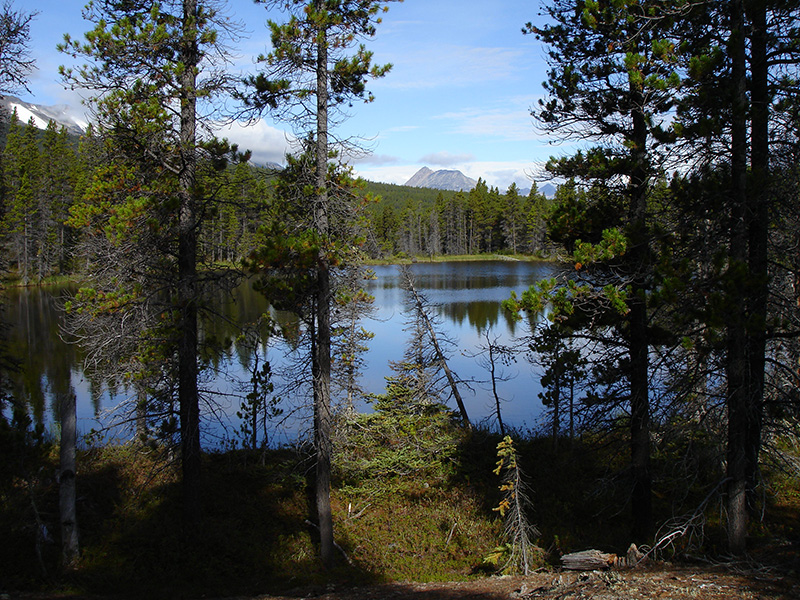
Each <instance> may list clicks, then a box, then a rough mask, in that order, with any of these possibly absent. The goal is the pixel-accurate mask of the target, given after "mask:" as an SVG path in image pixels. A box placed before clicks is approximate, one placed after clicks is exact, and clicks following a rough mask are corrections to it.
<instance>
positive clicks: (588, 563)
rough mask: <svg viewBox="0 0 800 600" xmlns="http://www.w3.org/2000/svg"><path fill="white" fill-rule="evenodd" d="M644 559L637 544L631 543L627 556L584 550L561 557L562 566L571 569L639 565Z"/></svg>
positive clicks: (588, 569) (600, 569)
mask: <svg viewBox="0 0 800 600" xmlns="http://www.w3.org/2000/svg"><path fill="white" fill-rule="evenodd" d="M643 559H644V554H642V553H641V552H639V549H638V548H637V547H636V544H631V545H630V547H629V548H628V553H627V554H626V555H625V556H617V555H616V554H611V553H608V552H602V551H600V550H582V551H580V552H573V553H571V554H565V555H564V556H562V557H561V566H562V567H563V568H565V569H568V570H570V571H602V570H605V569H612V568H614V569H624V568H632V567H635V566H637V565H638V564H639V563H640V562H642V560H643Z"/></svg>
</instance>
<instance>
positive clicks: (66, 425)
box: [58, 393, 79, 570]
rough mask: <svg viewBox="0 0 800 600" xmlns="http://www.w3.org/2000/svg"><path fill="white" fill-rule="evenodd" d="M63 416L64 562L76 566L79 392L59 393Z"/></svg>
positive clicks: (68, 567)
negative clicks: (76, 454)
mask: <svg viewBox="0 0 800 600" xmlns="http://www.w3.org/2000/svg"><path fill="white" fill-rule="evenodd" d="M59 411H60V413H61V414H60V415H59V417H60V419H61V450H60V459H61V465H60V471H59V476H58V494H59V499H58V506H59V513H60V519H61V566H62V568H63V569H65V570H71V569H73V568H75V566H76V565H77V562H78V551H79V547H78V518H77V507H76V498H77V496H76V480H75V474H76V465H75V445H76V442H77V425H78V418H77V411H76V406H75V394H72V393H61V394H59Z"/></svg>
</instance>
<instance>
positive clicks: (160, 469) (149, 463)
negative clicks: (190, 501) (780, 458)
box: [0, 397, 800, 598]
mask: <svg viewBox="0 0 800 600" xmlns="http://www.w3.org/2000/svg"><path fill="white" fill-rule="evenodd" d="M396 399H397V398H395V400H396ZM390 400H391V398H390V397H383V398H379V399H377V400H376V405H375V408H376V410H375V412H374V413H372V414H370V415H354V416H350V417H349V418H348V419H345V420H343V421H342V422H340V423H339V424H338V431H339V434H338V436H337V438H336V453H335V469H334V486H333V491H332V506H333V511H334V528H335V536H336V540H337V542H338V544H339V546H340V548H341V553H340V554H339V556H338V562H337V564H336V566H335V568H334V569H333V570H330V571H325V570H323V569H322V567H321V566H320V564H319V561H318V559H317V555H318V548H317V538H316V531H315V529H314V527H313V526H311V525H310V524H309V522H308V519H313V517H310V516H309V515H314V514H315V511H314V510H313V507H312V506H311V497H312V496H311V490H313V484H312V482H310V481H309V480H308V478H309V474H310V473H313V471H314V469H313V468H311V467H312V463H311V460H310V457H309V456H308V455H306V454H303V453H302V452H300V451H297V450H294V449H280V450H270V451H268V452H267V454H266V457H265V460H263V461H262V460H261V458H262V456H261V454H260V452H259V454H258V455H256V454H253V453H250V452H248V451H244V450H242V451H229V452H221V453H209V454H206V455H205V456H204V464H203V473H204V476H203V495H202V497H203V520H202V522H201V523H200V524H199V525H198V526H196V527H193V528H191V529H187V528H186V527H184V525H183V522H182V520H181V505H180V499H181V489H180V478H179V466H178V465H177V464H176V461H174V458H173V456H172V455H171V454H170V453H169V452H167V451H166V450H163V449H158V448H155V449H154V448H152V447H146V446H142V445H137V444H129V445H124V446H105V447H98V448H90V449H88V450H84V451H82V452H81V454H80V456H79V458H78V464H79V471H78V495H79V501H78V502H79V504H78V526H79V531H80V535H81V561H80V565H79V568H78V569H77V570H76V571H75V572H73V573H71V574H69V575H64V574H60V573H59V571H58V526H57V522H58V521H57V516H58V510H57V509H58V488H57V484H56V482H55V479H54V474H55V473H56V471H57V462H58V458H57V457H58V453H57V448H55V447H52V446H43V447H42V448H40V451H38V452H36V453H31V456H30V457H29V459H28V463H27V466H26V469H25V470H24V471H18V472H17V473H16V475H14V476H13V477H11V476H10V475H9V476H8V477H7V478H6V479H4V480H3V482H2V483H3V485H2V486H0V531H2V532H3V537H4V538H5V539H4V543H2V544H0V593H2V592H7V591H12V590H28V591H31V590H36V589H40V590H41V589H47V590H48V591H52V590H54V589H60V590H62V591H65V592H71V591H77V592H81V593H99V594H112V593H113V594H115V595H119V594H121V593H122V594H124V595H128V596H131V597H148V598H158V597H164V598H166V597H169V598H174V597H187V596H189V597H194V596H197V597H199V596H203V595H205V596H233V595H247V594H259V593H262V594H263V593H268V592H278V591H285V590H288V589H292V588H300V589H308V587H309V586H323V585H325V584H327V583H330V582H335V583H339V584H345V585H360V584H365V583H377V582H384V581H398V580H400V581H442V580H450V581H452V580H464V579H469V578H471V577H476V576H485V575H486V574H487V573H491V572H494V570H493V568H492V567H491V565H487V564H485V563H484V561H483V559H484V557H486V556H488V555H490V553H491V552H492V551H493V550H494V549H496V548H498V547H499V546H500V545H502V544H504V543H509V542H513V540H509V538H508V537H507V531H506V528H505V526H504V522H503V518H502V517H501V516H500V515H499V514H498V512H497V511H494V510H493V509H494V508H496V507H498V506H499V505H500V504H501V502H502V500H503V491H502V490H501V489H500V485H501V484H502V482H503V480H502V479H501V478H500V477H499V476H498V475H496V474H495V473H493V471H494V470H495V469H496V462H497V460H498V457H497V446H498V443H499V442H500V441H501V438H500V436H499V435H496V434H494V433H491V432H486V431H481V430H473V431H471V432H466V431H464V430H463V429H461V428H460V427H458V426H457V425H455V424H454V421H453V419H452V418H451V415H450V414H449V413H448V412H447V411H446V410H443V409H442V408H441V407H438V406H436V405H420V406H418V407H416V408H415V409H414V410H411V411H407V410H402V407H401V406H399V405H397V404H396V403H395V402H393V401H390ZM406 408H408V407H406ZM693 444H694V446H696V445H697V441H696V440H695V441H694V442H693ZM514 450H515V456H516V460H517V461H518V462H519V467H520V469H521V470H522V471H523V472H524V473H526V474H527V478H526V479H527V483H528V485H529V488H528V489H529V492H530V494H529V496H530V503H529V504H528V505H526V506H525V507H524V510H525V511H526V514H525V517H526V518H527V519H528V520H529V522H530V523H536V525H537V528H538V530H539V535H538V538H536V539H532V540H531V541H532V542H533V543H534V544H536V545H537V546H538V547H539V548H541V549H542V550H541V551H539V550H537V552H536V556H537V559H538V560H540V561H544V560H550V561H553V562H556V561H557V560H558V558H559V556H560V555H561V554H562V553H564V552H572V551H576V550H583V549H587V548H598V549H602V550H604V551H611V552H624V551H625V549H626V548H627V547H628V545H629V544H630V541H631V540H630V537H629V533H628V531H629V530H628V522H629V516H628V515H629V510H630V507H629V506H628V505H627V502H628V498H629V497H630V482H629V480H628V478H627V474H626V472H625V465H626V456H625V450H626V447H625V445H624V444H623V443H621V440H615V439H614V438H613V436H612V437H609V436H605V435H604V436H595V437H593V436H586V437H584V439H582V440H574V441H573V442H571V443H569V442H568V441H566V442H565V443H562V444H559V451H558V452H555V451H554V450H553V444H552V441H551V440H550V439H548V438H539V437H536V436H516V439H515V442H514ZM687 452H689V450H687V447H686V446H683V445H681V444H679V443H677V442H675V440H671V441H670V443H669V444H664V445H663V446H660V447H659V448H658V451H657V452H655V453H654V462H653V469H654V473H655V477H654V488H655V499H656V502H655V504H654V508H655V510H656V513H657V519H658V520H659V521H660V522H666V521H667V520H668V519H669V518H670V517H672V516H674V515H676V514H681V511H684V510H685V509H688V508H691V507H693V506H695V505H696V504H697V503H699V502H700V500H701V499H702V498H704V497H705V496H706V495H707V494H708V490H709V489H711V488H712V487H713V485H715V484H716V482H717V480H718V475H719V473H717V472H715V471H714V467H713V466H711V467H709V466H708V465H706V463H705V462H704V461H706V460H707V458H706V457H707V456H713V454H711V453H708V452H707V451H706V449H703V450H702V452H699V451H698V452H697V453H696V454H695V455H693V458H692V460H696V461H697V465H696V467H697V469H694V471H693V472H694V473H695V475H696V476H695V479H693V480H691V481H690V480H688V479H687V480H685V481H684V482H683V484H684V485H683V488H681V490H680V494H678V493H677V482H678V481H679V477H678V475H679V474H678V473H676V471H675V459H676V457H678V456H680V458H681V459H682V460H683V462H684V464H688V459H689V457H688V456H687ZM34 463H35V464H34ZM706 467H708V468H706ZM693 468H694V467H693ZM6 475H8V473H6ZM765 476H766V478H767V480H766V483H765V485H766V486H767V488H768V490H769V491H770V496H769V501H768V503H767V505H766V506H765V509H766V510H765V514H766V518H765V520H764V521H762V522H760V523H757V524H755V525H754V534H758V535H760V536H761V538H762V539H767V538H769V537H770V536H776V535H784V536H796V535H797V531H798V525H797V517H796V514H797V512H796V511H797V507H798V505H800V500H798V498H800V491H798V490H800V486H798V483H797V478H796V476H794V475H792V474H790V473H789V472H788V471H787V470H780V469H779V468H778V466H775V467H773V468H770V469H768V470H766V471H765ZM505 491H506V492H507V491H508V490H505ZM718 504H719V503H717V505H718ZM709 506H710V507H711V508H710V509H709V511H708V512H709V514H708V519H707V520H706V527H707V529H708V531H707V532H706V533H707V537H706V541H705V543H706V544H707V546H706V547H705V548H701V549H700V551H713V548H714V546H715V545H718V544H719V531H722V527H721V519H720V518H719V517H717V516H715V513H714V508H713V507H714V504H713V503H712V504H710V505H709ZM34 507H35V508H34ZM43 528H44V529H43ZM715 536H716V537H715ZM37 539H39V542H40V543H39V545H38V546H39V550H40V554H41V560H39V559H38V558H37V543H36V540H37ZM536 566H539V565H538V564H537V565H532V568H535V567H536Z"/></svg>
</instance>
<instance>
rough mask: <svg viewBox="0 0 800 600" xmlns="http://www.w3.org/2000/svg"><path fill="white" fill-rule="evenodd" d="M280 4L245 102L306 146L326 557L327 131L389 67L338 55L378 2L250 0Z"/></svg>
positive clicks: (368, 22)
mask: <svg viewBox="0 0 800 600" xmlns="http://www.w3.org/2000/svg"><path fill="white" fill-rule="evenodd" d="M258 1H260V2H261V3H263V4H266V5H267V6H270V5H274V6H281V7H283V8H285V9H286V10H287V12H288V13H289V20H288V22H286V23H285V24H278V23H275V22H274V21H270V22H269V28H270V36H271V41H272V47H273V50H272V52H271V53H270V54H269V56H262V57H260V59H259V61H260V62H261V63H263V64H264V65H265V72H263V73H260V74H259V75H257V76H255V77H252V78H250V79H249V83H250V84H251V85H252V87H253V90H254V93H253V94H252V95H251V97H250V98H249V103H250V105H251V106H253V107H254V108H255V109H256V111H258V112H260V111H263V110H267V109H271V110H272V111H274V112H276V113H277V112H280V113H281V114H283V115H284V116H286V117H288V118H289V119H290V120H291V121H292V122H293V123H294V124H295V125H296V127H297V129H298V130H299V131H301V132H302V133H303V135H301V137H303V138H305V137H306V135H308V134H310V137H311V139H312V141H313V144H314V158H315V162H314V167H313V168H314V172H315V180H314V187H315V195H314V201H313V204H312V209H311V210H312V213H313V216H314V222H313V227H314V231H315V232H316V234H317V235H318V236H319V240H320V242H321V245H320V248H319V253H318V256H317V260H316V292H315V293H316V298H315V319H314V328H315V336H314V337H315V345H314V348H315V350H314V356H313V357H312V365H313V367H312V371H313V374H314V406H315V445H316V449H317V477H316V485H317V490H316V501H317V512H318V518H319V528H320V538H321V546H320V550H321V556H322V561H323V563H325V564H326V565H330V564H331V563H332V560H333V525H332V518H331V508H330V469H331V467H330V461H331V442H330V440H331V395H330V378H331V358H330V356H331V317H330V307H331V301H332V294H331V275H330V270H331V257H330V254H329V250H328V249H327V248H326V246H328V244H329V242H328V239H329V237H330V236H331V223H330V215H331V213H332V212H334V210H335V208H336V207H335V206H333V205H332V203H331V201H330V198H329V190H328V188H327V177H328V160H329V157H330V155H331V149H332V144H330V142H329V139H330V137H329V135H330V132H331V129H332V127H333V126H334V125H335V123H336V121H337V118H338V116H337V113H336V110H337V107H341V106H343V105H344V106H347V105H349V103H350V102H351V100H352V99H364V100H366V101H371V100H372V98H373V97H372V95H371V94H370V93H368V92H367V90H366V80H367V78H370V77H382V76H384V75H385V74H386V73H387V72H388V70H389V66H388V65H386V66H377V65H373V64H372V53H371V52H369V51H367V50H366V48H365V46H364V45H363V44H362V45H360V46H359V47H358V48H357V49H356V51H355V53H354V54H353V55H351V56H348V55H347V54H346V52H347V50H348V49H349V48H351V47H352V46H353V44H354V43H355V41H356V40H357V39H363V38H369V37H372V36H373V35H374V34H375V27H376V25H377V24H378V23H379V22H380V13H381V12H382V11H385V10H386V3H385V2H382V1H379V0H292V1H291V2H284V0H279V1H272V0H258Z"/></svg>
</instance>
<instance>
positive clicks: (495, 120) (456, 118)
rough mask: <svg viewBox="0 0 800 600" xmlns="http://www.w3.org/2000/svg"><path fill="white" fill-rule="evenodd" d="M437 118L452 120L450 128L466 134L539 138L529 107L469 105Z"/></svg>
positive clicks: (503, 137)
mask: <svg viewBox="0 0 800 600" xmlns="http://www.w3.org/2000/svg"><path fill="white" fill-rule="evenodd" d="M434 118H435V119H440V120H445V121H449V122H451V124H452V125H451V131H452V132H453V133H458V134H463V135H478V136H483V137H489V138H494V139H502V140H513V141H521V140H538V139H541V137H542V136H541V134H540V133H539V132H537V130H536V128H535V126H534V123H533V119H532V117H531V115H530V113H529V112H528V111H527V110H526V109H519V108H514V107H506V108H503V107H501V108H467V109H464V110H462V111H458V112H450V113H444V114H441V115H438V116H436V117H434Z"/></svg>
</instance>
